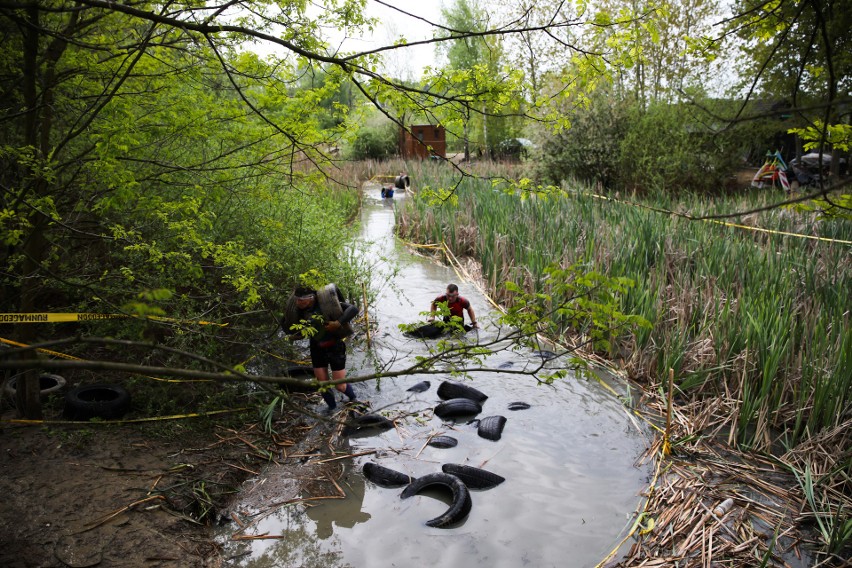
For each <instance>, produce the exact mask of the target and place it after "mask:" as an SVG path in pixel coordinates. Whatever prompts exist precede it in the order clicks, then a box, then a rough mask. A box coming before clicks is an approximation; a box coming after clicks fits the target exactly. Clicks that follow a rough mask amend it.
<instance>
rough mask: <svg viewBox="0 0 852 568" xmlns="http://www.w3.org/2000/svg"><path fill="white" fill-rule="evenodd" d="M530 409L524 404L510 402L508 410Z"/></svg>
mask: <svg viewBox="0 0 852 568" xmlns="http://www.w3.org/2000/svg"><path fill="white" fill-rule="evenodd" d="M529 407H530V405H529V404H527V403H526V402H510V403H509V410H526V409H528V408H529Z"/></svg>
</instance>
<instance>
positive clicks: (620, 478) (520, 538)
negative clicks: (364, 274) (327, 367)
mask: <svg viewBox="0 0 852 568" xmlns="http://www.w3.org/2000/svg"><path fill="white" fill-rule="evenodd" d="M403 199H406V196H405V195H404V194H402V193H397V194H396V196H395V197H394V199H393V200H383V199H381V197H380V194H379V187H378V186H367V187H366V188H365V197H364V206H363V212H362V219H361V220H362V230H361V236H360V239H361V240H362V241H363V243H364V246H365V248H366V250H367V254H368V256H369V259H370V261H371V263H373V264H374V265H375V266H376V268H377V270H375V274H376V275H375V276H374V280H375V281H374V282H373V286H374V287H375V288H376V289H378V290H380V293H379V301H377V302H376V304H375V305H373V306H370V312H369V313H370V318H371V319H372V320H375V321H376V323H377V324H378V330H377V331H376V332H375V333H374V336H373V337H372V339H373V341H372V350H371V352H369V353H368V352H367V350H366V349H365V347H364V346H363V342H361V345H355V347H354V348H353V347H351V346H350V350H349V356H348V361H349V362H348V365H347V366H348V373H349V375H350V376H355V375H362V374H368V373H370V372H372V371H373V370H374V369H375V368H376V365H377V361H378V364H379V365H389V366H390V367H391V368H393V369H399V368H403V367H404V366H406V365H407V364H408V363H410V362H411V361H412V360H413V358H415V357H417V356H418V355H424V354H426V353H427V349H426V346H425V345H424V343H423V340H418V339H409V338H407V337H405V336H403V335H402V333H401V332H400V331H399V329H398V328H397V325H398V324H401V323H413V322H416V321H422V316H421V315H420V313H421V312H423V311H425V310H427V309H428V308H429V304H430V302H431V300H432V299H433V298H434V297H435V296H437V295H438V294H440V293H442V292H443V291H444V290H445V288H446V285H447V284H448V283H450V282H455V283H456V284H458V285H459V289H460V291H461V294H462V296H464V297H466V298H468V299H469V300H470V301H471V303H472V304H473V306H474V309H475V310H476V314H477V316H478V317H477V319H478V320H479V323H480V327H481V329H480V330H479V331H478V338H479V340H480V341H485V340H489V339H493V338H494V337H496V336H497V332H498V327H497V325H496V323H495V321H496V319H497V315H496V313H494V312H493V311H492V310H491V309H490V308H491V306H490V304H489V302H488V301H487V300H486V298H485V297H484V296H482V295H481V294H480V293H479V292H478V291H477V289H476V288H475V287H474V286H473V285H472V284H471V283H468V282H464V281H462V280H461V279H460V277H459V276H458V275H457V274H456V273H455V272H454V271H453V270H452V268H450V267H446V266H441V265H439V264H436V263H434V262H432V261H430V260H428V259H424V258H422V257H419V256H416V255H412V254H410V253H409V252H408V251H407V249H406V248H405V247H404V246H403V245H402V244H401V243H400V242H398V241H397V240H395V239H394V236H393V225H394V203H395V202H398V201H401V200H403ZM391 265H397V266H398V267H399V272H398V273H396V275H395V276H394V277H389V276H388V271H389V270H390V268H388V267H390V266H391ZM383 267H384V268H383ZM476 333H477V332H476V331H473V332H470V334H476ZM470 334H468V335H470ZM476 337H477V336H476V335H474V338H476ZM540 362H541V357H540V353H536V352H529V353H524V352H514V351H511V350H506V351H502V352H500V353H498V354H496V355H494V356H492V357H491V358H489V359H488V360H487V365H488V367H489V368H494V369H501V368H503V369H505V368H510V369H522V368H524V367H525V366H528V365H536V364H538V363H540ZM547 364H548V366H549V367H553V368H559V366H560V365H561V364H564V363H561V362H560V360H559V359H553V360H550V361H548V362H547ZM448 379H450V377H449V376H444V375H421V376H417V375H414V376H407V377H403V378H399V379H383V380H382V381H381V383H380V384H379V385H377V384H376V382H375V381H370V382H366V383H360V384H356V385H355V389H356V392H357V393H358V396H359V398H360V399H362V400H367V401H369V402H370V404H371V405H372V407H373V408H374V409H381V412H382V414H384V415H386V416H388V417H391V418H395V417H397V416H400V415H405V416H406V417H405V418H404V419H402V420H399V421H398V422H397V428H396V429H391V430H386V431H379V432H375V431H374V432H370V433H369V434H370V435H355V436H350V437H348V438H345V439H344V441H343V442H342V444H343V448H342V450H343V451H344V452H348V453H351V454H359V453H365V454H366V455H362V456H359V457H355V458H346V459H345V460H341V461H342V462H343V467H344V469H345V474H344V475H343V476H342V477H341V479H340V480H339V482H338V483H339V485H340V488H341V489H342V490H343V491H344V492H345V494H346V497H345V499H332V500H325V501H317V502H312V503H308V504H305V503H301V504H296V505H289V506H283V507H280V508H278V509H276V510H274V512H272V513H271V514H270V513H269V512H268V511H267V513H266V514H265V515H264V517H263V518H262V519H261V520H259V521H257V522H256V523H254V525H253V526H252V530H251V532H250V534H255V535H263V534H270V535H280V536H279V537H277V538H272V539H265V538H259V539H257V540H245V541H233V540H231V539H230V538H229V537H230V536H231V535H232V533H233V527H228V529H227V531H225V530H223V532H222V533H221V534H220V536H219V541H220V543H221V544H222V546H223V547H224V549H225V553H224V554H223V557H224V558H228V559H230V560H228V564H227V565H228V566H243V567H260V566H264V567H266V566H275V567H296V566H299V567H310V566H323V567H325V568H334V567H353V568H366V567H385V566H388V567H390V566H399V567H418V566H423V567H425V566H430V567H447V568H451V567H458V566H467V567H475V566H480V567H483V568H494V567H504V566H505V567H519V566H530V567H536V568H539V567H548V566H559V567H566V566H567V567H587V566H588V567H593V566H595V565H596V564H598V562H600V561H601V559H603V558H604V557H605V556H606V555H607V554H608V553H609V552H610V551H611V550H612V549H613V548H614V547H615V546H616V545H617V544H618V542H619V540H620V539H621V538H622V537H623V536H624V534H626V532H627V531H628V530H629V528H630V526H631V525H632V523H633V512H634V511H635V510H636V508H637V505H638V504H639V502H640V500H641V499H642V497H641V495H640V494H641V492H642V491H643V489H644V488H645V487H646V486H647V483H648V480H649V477H650V475H651V470H650V465H649V466H642V467H638V466H636V465H635V462H636V461H637V458H638V457H639V456H640V455H641V453H642V452H643V451H644V449H645V447H646V440H647V438H648V436H647V432H645V431H644V430H643V428H644V426H642V425H641V424H640V423H638V422H637V421H636V420H634V419H632V418H631V417H630V415H629V413H628V412H627V411H626V409H625V408H624V407H623V405H622V404H621V402H620V401H619V400H617V398H616V397H615V396H614V395H613V393H612V391H611V390H609V389H607V388H604V387H603V386H602V385H601V384H600V383H599V382H598V381H597V380H593V379H587V378H581V377H574V376H572V375H569V376H568V377H567V378H565V379H564V380H561V381H557V382H556V383H555V384H553V385H551V386H547V385H540V384H538V383H537V382H536V381H535V380H534V379H533V378H532V377H530V376H526V375H509V374H505V373H500V372H493V373H487V374H476V375H474V376H473V377H472V380H467V381H465V384H469V385H470V386H473V387H475V388H476V389H478V390H480V391H482V392H483V393H485V394H487V395H488V397H489V398H488V399H487V400H486V401H485V402H484V403H483V405H482V413H481V414H480V415H479V416H478V417H479V418H484V417H486V416H496V415H500V416H504V417H506V419H507V420H506V423H505V427H504V429H503V431H502V437H501V438H500V439H499V440H497V441H490V440H487V439H484V438H482V437H480V436H479V435H478V434H477V428H476V426H475V424H467V423H466V421H458V422H456V423H447V422H444V421H442V420H441V419H440V418H439V417H437V416H434V415H433V414H432V412H431V409H432V408H434V407H435V405H437V404H438V403H440V402H441V400H440V399H439V398H438V395H437V393H436V390H437V388H438V386H439V385H440V384H441V382H442V381H444V380H448ZM421 381H429V382H430V383H431V387H430V388H429V389H428V390H426V391H425V392H421V393H413V392H409V391H407V389H408V388H409V387H411V386H412V385H414V384H416V383H419V382H421ZM610 384H611V387H612V388H614V389H616V390H619V388H620V387H619V386H618V384H617V382H614V381H610ZM516 401H523V402H526V403H528V404H529V405H530V408H529V409H525V410H517V411H511V410H508V408H507V406H508V404H509V403H511V402H516ZM317 408H319V407H317ZM436 434H443V435H448V436H452V437H454V438H456V439H457V440H458V445H457V446H455V447H453V448H448V449H440V448H435V447H431V446H427V445H426V442H427V441H428V440H429V438H430V436H433V435H436ZM346 444H348V446H349V447H348V448H347V447H346ZM368 452H372V453H368ZM370 461H371V462H374V463H376V464H379V465H382V466H384V467H388V468H391V469H394V470H396V471H400V472H404V473H406V474H408V475H411V476H412V477H418V476H422V475H425V474H428V473H435V472H440V471H441V466H442V464H445V463H455V464H464V465H469V466H474V467H479V468H483V469H486V470H488V471H491V472H494V473H496V474H498V475H500V476H502V477H504V478H505V479H506V481H505V482H503V483H502V484H500V485H498V486H497V487H494V488H492V489H488V490H471V492H470V494H471V498H472V508H471V511H470V513H469V515H468V516H467V517H466V518H465V519H464V520H463V521H461V522H459V523H456V524H455V525H452V526H451V528H432V527H429V526H427V525H426V524H425V523H426V521H428V520H430V519H432V518H434V517H436V516H438V515H441V514H442V513H443V512H444V511H445V510H447V507H448V506H449V503H450V497H449V495H447V496H444V495H443V494H442V493H441V492H438V491H435V492H432V491H427V492H425V493H422V494H420V495H417V496H414V497H411V498H408V499H405V500H403V499H401V498H400V493H401V492H402V488H398V489H390V488H384V487H380V486H378V485H375V484H374V483H372V482H370V481H368V480H366V479H365V478H364V476H363V475H362V473H361V468H362V467H363V465H364V464H365V463H367V462H370ZM274 468H275V466H270V467H269V468H268V469H270V470H274ZM273 473H274V471H266V472H264V474H263V475H269V474H273Z"/></svg>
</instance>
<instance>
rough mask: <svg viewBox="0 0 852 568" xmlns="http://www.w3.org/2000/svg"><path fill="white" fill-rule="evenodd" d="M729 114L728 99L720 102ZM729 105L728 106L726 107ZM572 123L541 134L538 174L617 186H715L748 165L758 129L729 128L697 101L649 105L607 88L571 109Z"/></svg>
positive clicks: (547, 178)
mask: <svg viewBox="0 0 852 568" xmlns="http://www.w3.org/2000/svg"><path fill="white" fill-rule="evenodd" d="M715 106H716V107H721V108H716V109H714V111H715V112H724V107H725V105H723V104H719V105H715ZM728 106H730V105H728ZM566 117H567V118H568V119H569V120H570V122H571V127H570V129H566V130H562V131H559V132H556V133H549V132H543V133H541V137H542V138H543V139H544V142H543V144H542V145H541V152H540V159H539V160H538V161H537V166H536V170H535V174H536V175H537V176H538V177H539V178H540V179H543V180H545V181H547V182H550V183H553V184H557V185H558V184H560V183H561V182H562V181H565V180H570V179H575V180H578V181H582V182H585V183H587V184H600V185H602V186H603V187H605V188H607V189H611V190H622V191H623V190H628V191H632V190H635V189H640V190H644V191H647V190H652V189H665V190H668V191H683V190H693V191H717V190H719V189H720V188H721V187H723V186H724V183H725V180H726V179H727V178H728V177H729V176H730V175H731V174H732V172H733V171H734V170H735V169H736V168H738V167H739V166H740V164H741V163H742V154H743V147H744V146H745V147H747V146H748V145H749V142H746V140H749V139H751V138H752V137H753V136H754V132H753V131H752V129H746V128H730V129H727V130H725V131H724V132H719V131H717V129H715V128H712V127H710V126H709V125H708V117H707V115H705V114H704V113H703V112H700V111H698V110H696V107H693V106H686V105H673V104H668V103H659V104H652V105H649V106H648V108H647V109H643V108H641V107H640V106H639V105H638V104H629V103H627V102H624V101H619V100H618V98H617V97H613V96H612V94H611V93H610V92H608V91H601V92H598V93H596V94H595V95H594V96H593V97H591V98H590V99H589V100H588V105H587V106H575V107H572V108H571V109H570V110H567V111H566Z"/></svg>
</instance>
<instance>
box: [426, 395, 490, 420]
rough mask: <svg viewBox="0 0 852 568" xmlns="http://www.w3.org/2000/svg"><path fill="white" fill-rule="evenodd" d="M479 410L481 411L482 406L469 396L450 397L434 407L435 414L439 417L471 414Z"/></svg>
mask: <svg viewBox="0 0 852 568" xmlns="http://www.w3.org/2000/svg"><path fill="white" fill-rule="evenodd" d="M480 412H482V406H480V404H479V403H478V402H476V401H473V400H470V399H469V398H451V399H450V400H445V401H444V402H442V403H441V404H439V405H438V406H436V407H435V414H436V415H437V416H438V417H439V418H457V417H460V416H472V415H475V414H479V413H480Z"/></svg>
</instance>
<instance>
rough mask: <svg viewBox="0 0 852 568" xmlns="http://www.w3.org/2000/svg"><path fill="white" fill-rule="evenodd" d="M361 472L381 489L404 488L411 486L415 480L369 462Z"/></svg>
mask: <svg viewBox="0 0 852 568" xmlns="http://www.w3.org/2000/svg"><path fill="white" fill-rule="evenodd" d="M361 472H362V473H363V474H364V477H366V478H367V479H368V480H370V481H372V482H373V483H375V484H376V485H378V486H379V487H402V486H403V485H408V484H410V483H411V482H412V481H413V480H414V478H412V477H411V476H410V475H406V474H404V473H401V472H399V471H396V470H393V469H390V468H387V467H383V466H380V465H378V464H375V463H373V462H367V463H365V464H364V467H363V468H361Z"/></svg>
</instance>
